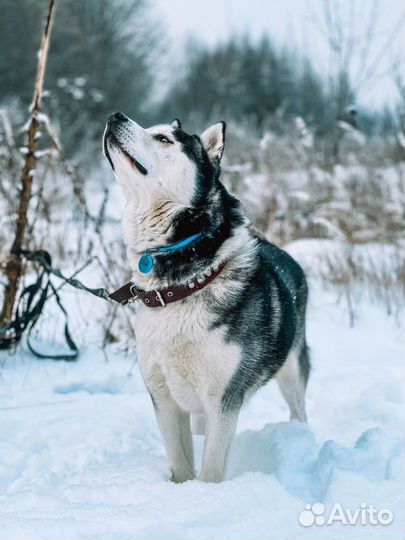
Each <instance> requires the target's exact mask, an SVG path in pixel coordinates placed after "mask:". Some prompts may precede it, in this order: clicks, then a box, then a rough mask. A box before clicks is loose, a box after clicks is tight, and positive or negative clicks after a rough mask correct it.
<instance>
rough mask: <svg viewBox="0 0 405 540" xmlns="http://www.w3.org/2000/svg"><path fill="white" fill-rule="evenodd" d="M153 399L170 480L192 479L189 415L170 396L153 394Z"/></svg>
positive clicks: (192, 456) (193, 472)
mask: <svg viewBox="0 0 405 540" xmlns="http://www.w3.org/2000/svg"><path fill="white" fill-rule="evenodd" d="M153 401H154V406H155V411H156V417H157V420H158V423H159V428H160V432H161V434H162V437H163V440H164V443H165V447H166V452H167V455H168V457H169V460H170V465H171V469H172V475H173V476H172V480H173V481H174V482H176V483H180V482H186V481H187V480H192V479H193V478H195V471H194V453H193V440H192V437H191V429H190V415H189V414H188V413H186V412H184V411H183V410H181V409H180V407H179V406H178V405H177V403H176V402H175V401H174V400H173V399H172V397H171V396H168V395H165V396H159V397H158V396H155V395H154V396H153Z"/></svg>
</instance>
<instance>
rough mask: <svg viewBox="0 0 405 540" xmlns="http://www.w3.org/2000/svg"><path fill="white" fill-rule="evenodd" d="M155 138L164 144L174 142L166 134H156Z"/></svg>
mask: <svg viewBox="0 0 405 540" xmlns="http://www.w3.org/2000/svg"><path fill="white" fill-rule="evenodd" d="M155 139H156V140H157V141H159V142H161V143H163V144H173V141H171V140H170V139H168V138H167V137H166V136H165V135H155Z"/></svg>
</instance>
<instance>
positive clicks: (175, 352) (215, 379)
mask: <svg viewBox="0 0 405 540" xmlns="http://www.w3.org/2000/svg"><path fill="white" fill-rule="evenodd" d="M188 304H192V305H188ZM136 335H137V336H136V337H137V349H138V360H139V363H140V367H141V370H142V374H143V376H144V378H145V382H146V384H147V386H148V388H149V390H150V391H151V392H152V393H154V392H155V391H160V390H161V388H160V387H161V386H162V385H163V386H165V387H166V388H167V389H168V390H169V391H170V394H171V396H172V397H173V398H174V399H175V401H176V402H177V403H178V404H179V405H180V406H181V407H182V408H183V409H185V410H188V411H190V412H192V411H193V412H195V411H198V410H201V409H203V408H204V407H205V406H207V405H208V401H209V400H210V399H221V397H222V395H223V392H224V390H225V387H226V385H227V383H228V382H229V380H230V378H231V377H232V375H233V374H234V372H235V370H236V368H237V366H238V364H239V362H240V354H241V351H240V348H239V347H238V346H236V345H234V344H230V343H228V342H227V341H226V340H225V339H224V329H221V328H215V329H212V328H211V327H210V314H209V312H208V309H207V308H206V307H205V306H204V304H203V303H202V302H193V303H187V304H173V305H171V306H168V307H167V308H163V309H156V310H155V309H153V310H152V309H149V308H143V309H142V310H140V312H139V313H138V317H137V327H136Z"/></svg>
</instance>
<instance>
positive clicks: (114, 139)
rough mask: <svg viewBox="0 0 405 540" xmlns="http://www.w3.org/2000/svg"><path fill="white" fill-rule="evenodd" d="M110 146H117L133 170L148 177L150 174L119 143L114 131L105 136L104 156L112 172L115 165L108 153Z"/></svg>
mask: <svg viewBox="0 0 405 540" xmlns="http://www.w3.org/2000/svg"><path fill="white" fill-rule="evenodd" d="M108 144H111V145H112V146H116V147H117V148H118V149H119V150H120V151H121V152H122V153H123V154H124V156H125V157H126V158H127V160H128V161H129V163H130V164H131V166H132V168H134V169H135V170H137V171H138V172H140V173H141V174H143V175H144V176H146V175H147V174H148V171H147V169H146V168H145V167H144V166H143V165H142V163H140V162H139V161H138V160H137V159H136V158H134V156H132V155H131V154H130V153H129V152H128V150H126V149H125V148H123V146H122V145H121V144H120V143H119V141H118V139H117V137H116V136H115V135H114V133H113V132H112V131H108V132H107V133H106V134H105V136H104V155H105V157H106V158H107V159H108V161H109V163H110V165H111V168H112V170H114V164H113V161H112V159H111V155H110V152H109V151H108Z"/></svg>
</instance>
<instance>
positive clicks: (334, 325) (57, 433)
mask: <svg viewBox="0 0 405 540" xmlns="http://www.w3.org/2000/svg"><path fill="white" fill-rule="evenodd" d="M347 320H348V318H347V314H346V312H345V310H344V307H343V306H341V305H339V304H337V303H336V295H334V294H332V293H326V292H324V291H321V289H320V288H319V287H314V288H313V290H312V295H311V303H310V312H309V342H310V345H311V349H312V360H313V366H314V368H313V374H312V377H311V380H310V384H309V388H308V414H309V426H306V425H301V424H299V423H288V422H287V417H288V414H287V407H286V405H285V404H284V402H283V401H282V398H281V396H280V394H279V391H278V389H277V387H276V386H275V385H274V384H273V383H270V384H269V385H268V386H267V387H265V388H264V389H262V390H261V391H259V392H258V393H257V395H256V396H255V397H254V398H253V399H252V400H251V402H250V403H249V404H248V405H247V406H246V407H245V409H244V410H243V412H242V414H241V417H240V421H239V425H238V434H237V436H236V439H235V441H234V445H233V448H232V455H231V460H230V466H229V471H228V475H227V481H225V482H224V483H222V484H219V485H208V484H203V483H201V482H198V481H193V482H187V483H185V484H182V485H175V484H172V483H171V482H169V481H168V478H169V472H168V464H167V460H166V457H165V453H164V449H163V446H162V442H161V439H160V436H159V433H158V429H157V425H156V422H155V418H154V413H153V409H152V405H151V403H150V400H149V397H148V395H147V393H146V391H145V389H144V385H143V382H142V380H141V378H140V375H139V373H138V370H137V367H136V365H134V358H133V357H132V356H125V355H124V354H123V353H122V352H120V351H119V349H118V348H117V349H116V350H114V349H111V350H109V353H108V357H109V360H108V362H107V361H106V359H105V356H104V355H103V354H102V353H101V352H100V351H99V350H97V349H88V350H87V351H84V352H83V354H82V356H81V358H80V360H79V362H77V363H75V364H68V363H56V362H51V361H42V362H40V361H38V360H34V359H32V358H31V357H30V356H28V354H26V355H24V354H22V355H19V356H15V357H6V358H3V361H4V363H3V366H2V368H1V369H0V395H1V396H2V397H1V404H0V539H2V540H3V539H8V540H12V539H21V538H25V539H38V538H41V539H47V538H49V539H53V540H55V539H62V538H63V539H78V540H82V539H89V538H91V539H93V538H94V539H102V538H108V539H127V538H128V539H138V538H139V539H148V538H150V539H154V540H156V539H159V538H160V539H176V540H180V539H208V538H210V539H213V538H215V539H219V538H221V539H225V538H229V539H242V538H246V539H258V540H259V539H270V538H271V539H272V540H279V539H291V540H292V539H298V538H320V539H323V540H325V539H332V538H333V539H334V540H335V539H339V538H344V539H353V540H354V539H356V540H358V539H362V538H377V539H384V540H387V539H396V540H397V539H398V540H399V539H400V538H403V536H404V531H403V523H404V516H403V507H404V501H403V493H404V487H403V459H404V458H403V382H404V371H403V353H404V343H403V328H402V325H401V326H400V325H399V324H398V322H395V320H394V319H393V318H388V317H387V316H386V314H385V313H384V311H383V310H382V309H381V308H378V307H375V306H373V305H371V304H369V303H363V304H362V305H361V306H360V310H359V312H358V320H357V321H356V325H355V327H354V328H352V329H350V328H349V327H348V323H347ZM195 442H196V447H197V459H199V458H200V456H201V452H202V438H201V437H196V438H195ZM319 501H320V502H323V503H324V504H325V507H326V509H325V512H324V514H323V515H324V516H325V517H328V514H329V512H330V510H331V508H332V506H333V504H334V503H340V504H341V506H342V508H343V509H345V510H346V509H348V510H350V511H352V512H354V511H355V510H356V509H359V508H360V505H361V503H365V504H366V505H374V506H375V507H376V508H377V509H383V508H385V509H389V510H390V511H391V512H393V514H394V519H393V521H392V523H391V524H390V525H382V524H377V525H371V524H368V525H361V524H358V525H356V526H355V525H343V524H342V523H338V522H335V523H333V524H331V525H326V524H324V525H315V524H314V525H312V526H308V527H304V526H303V525H301V524H300V523H299V521H298V516H299V514H300V513H301V512H302V511H303V510H304V508H305V504H309V503H314V502H319ZM306 517H308V514H307V515H306Z"/></svg>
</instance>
